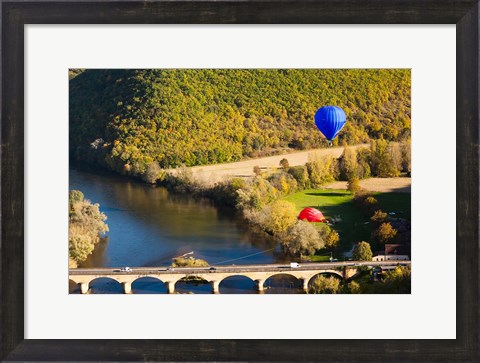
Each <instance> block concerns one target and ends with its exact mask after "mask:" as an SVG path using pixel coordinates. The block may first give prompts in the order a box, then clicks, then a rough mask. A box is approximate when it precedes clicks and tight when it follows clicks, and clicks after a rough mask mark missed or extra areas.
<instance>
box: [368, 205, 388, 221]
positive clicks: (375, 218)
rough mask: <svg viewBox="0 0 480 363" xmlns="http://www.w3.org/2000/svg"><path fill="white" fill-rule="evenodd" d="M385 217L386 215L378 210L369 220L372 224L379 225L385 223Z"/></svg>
mask: <svg viewBox="0 0 480 363" xmlns="http://www.w3.org/2000/svg"><path fill="white" fill-rule="evenodd" d="M387 216H388V215H387V213H385V212H384V211H382V210H381V209H378V210H376V211H375V213H374V214H373V216H372V217H371V218H370V220H371V221H372V222H374V223H377V224H381V223H383V222H385V220H386V219H387Z"/></svg>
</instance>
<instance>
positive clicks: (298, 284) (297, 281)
mask: <svg viewBox="0 0 480 363" xmlns="http://www.w3.org/2000/svg"><path fill="white" fill-rule="evenodd" d="M282 276H283V277H287V278H288V279H287V281H286V280H281V277H282ZM272 282H273V284H272ZM259 283H261V282H259ZM262 285H263V286H259V290H263V289H266V291H269V290H270V289H282V290H283V292H284V293H288V292H289V291H290V290H292V291H293V289H296V288H302V285H303V281H302V278H301V277H298V276H296V275H295V274H293V273H289V272H288V271H281V272H274V273H271V274H268V277H266V279H265V281H263V283H262ZM271 291H273V290H271Z"/></svg>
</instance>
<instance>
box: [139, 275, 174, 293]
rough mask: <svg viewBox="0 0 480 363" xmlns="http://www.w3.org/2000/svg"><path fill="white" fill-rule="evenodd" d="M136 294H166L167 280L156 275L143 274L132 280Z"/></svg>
mask: <svg viewBox="0 0 480 363" xmlns="http://www.w3.org/2000/svg"><path fill="white" fill-rule="evenodd" d="M132 292H133V293H134V294H166V293H167V287H166V285H165V281H163V280H161V279H159V278H158V277H156V276H141V277H138V278H137V279H135V280H133V281H132Z"/></svg>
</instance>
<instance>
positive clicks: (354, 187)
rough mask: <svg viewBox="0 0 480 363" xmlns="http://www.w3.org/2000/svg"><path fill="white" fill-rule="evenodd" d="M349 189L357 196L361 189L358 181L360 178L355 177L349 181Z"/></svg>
mask: <svg viewBox="0 0 480 363" xmlns="http://www.w3.org/2000/svg"><path fill="white" fill-rule="evenodd" d="M347 189H348V191H349V192H350V193H352V194H353V195H355V194H357V193H358V192H359V191H360V189H361V187H360V181H359V180H358V178H356V177H354V178H351V179H349V180H348V183H347Z"/></svg>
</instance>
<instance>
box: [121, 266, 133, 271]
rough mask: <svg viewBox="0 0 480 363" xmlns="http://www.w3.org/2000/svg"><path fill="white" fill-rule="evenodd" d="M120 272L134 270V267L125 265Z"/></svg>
mask: <svg viewBox="0 0 480 363" xmlns="http://www.w3.org/2000/svg"><path fill="white" fill-rule="evenodd" d="M120 272H132V269H131V268H130V267H128V266H127V267H124V268H122V269H121V270H120Z"/></svg>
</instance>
